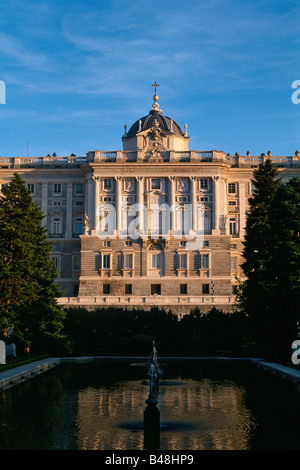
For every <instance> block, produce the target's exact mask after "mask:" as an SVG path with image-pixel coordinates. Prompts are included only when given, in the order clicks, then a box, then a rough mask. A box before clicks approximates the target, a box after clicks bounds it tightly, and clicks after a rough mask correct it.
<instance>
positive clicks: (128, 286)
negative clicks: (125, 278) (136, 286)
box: [125, 284, 132, 295]
mask: <svg viewBox="0 0 300 470" xmlns="http://www.w3.org/2000/svg"><path fill="white" fill-rule="evenodd" d="M131 294H132V284H125V295H131Z"/></svg>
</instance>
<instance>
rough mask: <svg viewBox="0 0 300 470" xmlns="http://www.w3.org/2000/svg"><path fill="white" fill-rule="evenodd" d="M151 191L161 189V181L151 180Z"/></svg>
mask: <svg viewBox="0 0 300 470" xmlns="http://www.w3.org/2000/svg"><path fill="white" fill-rule="evenodd" d="M151 189H160V179H152V180H151Z"/></svg>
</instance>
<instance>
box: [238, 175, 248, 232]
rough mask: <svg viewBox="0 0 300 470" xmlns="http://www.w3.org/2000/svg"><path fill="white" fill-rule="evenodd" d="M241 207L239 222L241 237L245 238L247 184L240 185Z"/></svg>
mask: <svg viewBox="0 0 300 470" xmlns="http://www.w3.org/2000/svg"><path fill="white" fill-rule="evenodd" d="M239 207H240V220H239V236H240V238H243V237H244V236H245V226H246V188H245V183H239Z"/></svg>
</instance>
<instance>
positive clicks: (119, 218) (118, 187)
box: [115, 176, 122, 236]
mask: <svg viewBox="0 0 300 470" xmlns="http://www.w3.org/2000/svg"><path fill="white" fill-rule="evenodd" d="M115 181H116V193H115V194H116V200H115V201H116V202H115V210H116V231H117V235H118V236H119V234H120V230H121V224H122V200H121V197H122V188H121V184H122V177H121V176H115Z"/></svg>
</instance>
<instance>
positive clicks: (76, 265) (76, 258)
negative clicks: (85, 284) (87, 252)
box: [73, 255, 80, 272]
mask: <svg viewBox="0 0 300 470" xmlns="http://www.w3.org/2000/svg"><path fill="white" fill-rule="evenodd" d="M73 269H74V271H76V272H77V271H80V255H74V257H73Z"/></svg>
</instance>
